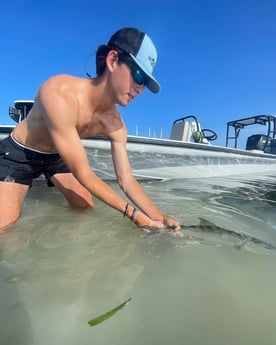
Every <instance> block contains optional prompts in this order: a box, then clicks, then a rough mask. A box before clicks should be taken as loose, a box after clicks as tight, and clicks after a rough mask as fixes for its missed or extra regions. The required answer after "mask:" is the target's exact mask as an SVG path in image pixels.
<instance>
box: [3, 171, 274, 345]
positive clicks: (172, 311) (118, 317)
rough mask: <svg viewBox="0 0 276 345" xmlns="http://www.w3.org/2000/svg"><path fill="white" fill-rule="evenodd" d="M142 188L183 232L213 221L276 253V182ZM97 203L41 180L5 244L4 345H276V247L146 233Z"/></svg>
mask: <svg viewBox="0 0 276 345" xmlns="http://www.w3.org/2000/svg"><path fill="white" fill-rule="evenodd" d="M111 185H112V186H113V187H114V188H116V189H117V186H116V185H115V184H113V183H111ZM143 187H144V188H145V190H146V192H147V193H148V194H149V195H150V196H151V198H152V199H153V200H154V201H155V202H156V204H157V205H158V206H159V207H160V208H161V209H163V210H164V211H165V212H166V213H168V214H170V215H172V216H174V217H176V218H177V219H179V220H180V222H181V223H182V224H187V225H192V224H198V223H199V222H200V218H203V219H205V220H208V221H211V222H212V223H214V224H216V225H217V226H218V227H221V228H222V229H223V228H226V229H230V230H233V231H235V232H238V233H245V234H250V235H253V236H255V237H257V238H259V239H261V240H263V241H265V242H266V243H269V244H272V245H275V246H276V212H275V208H276V176H265V177H264V176H263V177H262V178H260V177H259V178H256V176H254V175H252V176H247V177H228V178H223V179H219V178H216V179H212V178H210V179H205V180H204V181H203V180H198V179H187V180H175V181H174V180H171V181H145V182H143ZM96 204H97V207H96V210H95V211H93V212H85V213H81V212H77V211H75V210H72V209H71V208H70V207H68V205H67V204H66V202H65V201H64V200H63V198H62V196H61V195H60V194H59V193H57V192H56V191H55V189H50V188H48V187H47V186H46V185H45V184H44V182H43V181H36V183H35V184H34V186H33V188H32V189H31V190H30V192H29V194H28V197H27V199H26V202H25V204H24V207H23V210H22V217H21V218H20V220H19V221H18V223H17V224H16V225H15V226H13V227H12V228H11V229H10V231H8V232H7V233H5V234H4V235H2V236H0V291H1V297H0V310H1V316H0V318H1V321H0V344H3V345H46V344H47V345H48V344H57V345H65V344H66V345H76V344H78V345H81V344H83V345H86V344H95V345H107V344H112V345H141V344H147V345H157V344H158V345H168V344H170V345H183V344H187V345H199V344H204V345H222V344H223V345H228V344H229V345H230V344H231V345H234V344H235V345H236V344H242V345H247V344H248V345H255V344H256V345H260V344H262V345H270V344H271V345H274V344H275V339H276V327H275V326H276V295H275V294H276V251H275V250H273V249H269V248H266V246H265V245H262V244H261V243H259V244H258V243H252V242H250V241H247V242H244V241H242V240H240V239H239V238H236V237H235V236H230V235H227V234H225V233H223V231H222V232H221V233H220V232H218V233H212V232H208V231H207V232H204V231H200V229H199V231H196V232H193V229H190V230H189V229H187V231H186V232H185V236H184V238H183V239H177V238H172V237H170V236H169V235H168V234H166V233H161V234H158V235H154V236H144V235H143V234H142V233H141V232H140V231H139V230H138V229H137V228H136V227H135V226H134V225H133V224H131V223H130V221H129V220H127V219H125V218H124V217H122V215H121V214H119V213H118V212H116V211H114V210H112V209H111V208H109V207H108V206H106V205H104V204H102V203H101V202H99V201H96ZM130 297H132V300H131V301H130V303H129V304H128V305H127V306H125V307H124V308H123V309H122V310H120V311H119V312H118V313H116V314H115V315H114V316H113V317H111V318H110V319H108V320H106V321H104V322H103V323H101V324H99V325H97V326H95V327H90V326H89V325H88V320H90V319H92V318H94V317H97V316H99V315H101V314H103V313H105V312H107V311H109V310H111V309H112V308H114V307H116V306H118V305H119V304H120V303H122V302H124V301H125V300H127V299H128V298H130Z"/></svg>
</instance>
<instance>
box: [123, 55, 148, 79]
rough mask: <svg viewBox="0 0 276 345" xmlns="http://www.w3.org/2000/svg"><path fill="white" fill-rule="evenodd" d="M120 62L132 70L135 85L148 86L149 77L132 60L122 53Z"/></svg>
mask: <svg viewBox="0 0 276 345" xmlns="http://www.w3.org/2000/svg"><path fill="white" fill-rule="evenodd" d="M119 60H120V61H122V62H124V63H125V64H126V65H128V67H129V68H130V72H131V75H132V78H133V79H134V81H135V83H136V84H138V85H146V84H147V82H148V80H149V77H148V76H147V75H146V73H144V72H143V71H142V69H141V68H140V67H139V66H138V65H137V64H136V63H135V62H134V61H133V60H132V58H131V57H130V56H129V55H127V54H125V53H122V54H120V55H119Z"/></svg>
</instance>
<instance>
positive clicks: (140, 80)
mask: <svg viewBox="0 0 276 345" xmlns="http://www.w3.org/2000/svg"><path fill="white" fill-rule="evenodd" d="M132 76H133V79H134V81H135V82H136V83H137V84H138V85H142V84H145V82H146V79H147V76H146V75H145V73H144V72H142V71H141V70H140V69H139V68H135V69H134V70H133V71H132Z"/></svg>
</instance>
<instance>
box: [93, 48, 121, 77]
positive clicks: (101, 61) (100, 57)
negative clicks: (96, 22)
mask: <svg viewBox="0 0 276 345" xmlns="http://www.w3.org/2000/svg"><path fill="white" fill-rule="evenodd" d="M110 50H116V51H117V52H118V53H119V54H121V53H122V52H123V51H122V49H120V48H118V47H115V46H111V45H106V44H102V45H100V46H99V47H98V50H97V52H96V75H97V77H100V76H101V75H102V74H103V73H104V71H105V68H106V62H105V59H106V57H107V54H108V53H109V52H110Z"/></svg>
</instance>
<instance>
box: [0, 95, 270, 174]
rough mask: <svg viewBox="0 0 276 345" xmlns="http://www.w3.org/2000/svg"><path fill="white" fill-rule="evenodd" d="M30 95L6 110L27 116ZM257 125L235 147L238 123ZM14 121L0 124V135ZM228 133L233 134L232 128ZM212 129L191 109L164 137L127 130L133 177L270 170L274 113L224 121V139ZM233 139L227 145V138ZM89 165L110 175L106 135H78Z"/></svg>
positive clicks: (19, 116)
mask: <svg viewBox="0 0 276 345" xmlns="http://www.w3.org/2000/svg"><path fill="white" fill-rule="evenodd" d="M32 105H33V101H24V100H23V101H22V100H20V101H15V102H14V106H13V107H10V108H9V115H10V116H11V118H13V119H14V120H15V121H16V122H19V121H22V120H23V119H24V118H25V117H27V116H28V113H29V112H30V110H31V108H32ZM253 125H262V126H263V127H264V129H265V133H264V134H263V133H256V134H253V135H250V136H249V137H248V138H247V142H246V147H245V149H239V148H238V147H237V146H238V138H239V136H240V131H241V129H244V128H246V127H248V126H253ZM14 127H15V125H0V139H1V138H4V137H5V136H7V135H8V134H9V133H10V132H11V131H12V130H13V128H14ZM232 133H233V134H232ZM216 138H217V134H216V133H215V132H214V131H212V130H210V129H201V125H200V123H199V121H198V119H197V117H196V116H195V115H188V116H184V117H182V118H179V119H177V120H175V121H174V122H173V124H172V128H171V133H170V138H168V139H165V138H152V137H143V136H138V135H128V139H127V151H128V155H129V160H130V163H131V167H132V173H133V175H134V176H135V177H136V178H137V179H138V180H143V179H158V180H166V179H183V178H206V177H214V176H230V175H240V174H252V173H254V174H264V173H270V174H275V172H276V117H275V116H273V115H254V116H250V117H246V118H242V119H239V120H234V121H229V122H228V123H227V134H226V145H225V146H218V145H213V144H212V143H211V142H212V141H213V140H215V139H216ZM233 141H234V145H233V146H232V147H231V146H230V142H233ZM82 143H83V145H84V147H85V149H86V151H87V155H88V158H89V162H90V166H91V167H92V168H93V171H94V172H95V173H96V174H98V175H99V176H100V177H101V178H102V179H104V180H114V179H116V176H115V174H114V169H113V164H112V158H111V151H110V148H111V145H110V141H109V140H108V138H106V137H104V136H101V135H99V136H96V137H91V138H86V139H82Z"/></svg>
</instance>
